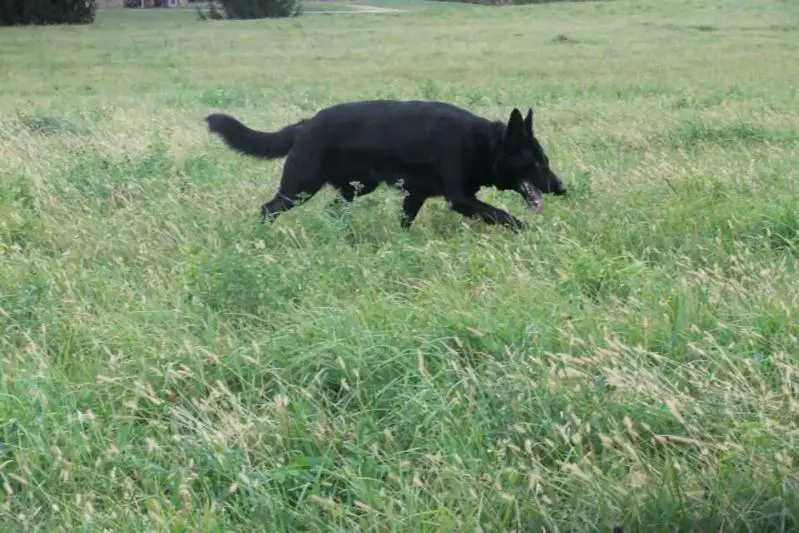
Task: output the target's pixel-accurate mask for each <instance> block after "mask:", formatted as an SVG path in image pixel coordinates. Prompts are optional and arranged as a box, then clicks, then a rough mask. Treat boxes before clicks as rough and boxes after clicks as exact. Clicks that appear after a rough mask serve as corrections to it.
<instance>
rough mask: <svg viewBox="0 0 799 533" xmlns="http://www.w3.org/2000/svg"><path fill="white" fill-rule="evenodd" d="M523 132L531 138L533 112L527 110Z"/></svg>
mask: <svg viewBox="0 0 799 533" xmlns="http://www.w3.org/2000/svg"><path fill="white" fill-rule="evenodd" d="M524 132H525V133H526V134H527V135H528V136H530V137H532V136H533V110H532V109H528V110H527V116H526V117H524Z"/></svg>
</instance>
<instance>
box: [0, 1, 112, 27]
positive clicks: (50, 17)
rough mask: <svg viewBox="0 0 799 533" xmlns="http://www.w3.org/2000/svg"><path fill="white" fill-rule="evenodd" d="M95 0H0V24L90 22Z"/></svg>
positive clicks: (92, 17)
mask: <svg viewBox="0 0 799 533" xmlns="http://www.w3.org/2000/svg"><path fill="white" fill-rule="evenodd" d="M96 12H97V2H96V0H0V26H17V25H44V24H91V23H92V22H94V16H95V14H96Z"/></svg>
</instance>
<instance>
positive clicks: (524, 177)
mask: <svg viewBox="0 0 799 533" xmlns="http://www.w3.org/2000/svg"><path fill="white" fill-rule="evenodd" d="M494 170H495V178H494V179H495V183H494V185H495V186H496V188H497V189H500V190H513V191H516V192H518V193H519V194H520V195H522V198H524V199H525V201H526V202H527V204H528V205H529V206H530V207H533V208H535V210H536V212H538V211H541V208H542V207H543V206H544V201H543V198H542V196H543V195H544V194H550V193H551V194H555V195H557V196H560V195H562V194H566V187H565V186H564V185H563V182H562V181H561V180H560V178H558V176H557V175H556V174H555V173H554V172H552V169H550V168H549V158H548V157H547V155H546V154H545V153H544V149H543V148H542V147H541V144H540V143H539V142H538V139H536V138H535V135H534V134H533V110H532V109H529V110H528V111H527V117H525V118H524V119H522V114H521V112H520V111H519V110H518V109H516V108H514V110H513V111H512V112H511V114H510V119H509V120H508V125H507V127H506V129H505V138H504V140H503V142H502V149H501V153H500V156H499V158H498V160H497V161H496V166H495V168H494Z"/></svg>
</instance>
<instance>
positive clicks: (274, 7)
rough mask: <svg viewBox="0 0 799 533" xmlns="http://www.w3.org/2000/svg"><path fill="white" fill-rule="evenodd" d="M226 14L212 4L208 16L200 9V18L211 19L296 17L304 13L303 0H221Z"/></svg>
mask: <svg viewBox="0 0 799 533" xmlns="http://www.w3.org/2000/svg"><path fill="white" fill-rule="evenodd" d="M221 4H222V9H223V11H224V16H222V15H221V14H220V13H219V11H218V10H217V9H216V6H215V4H213V3H212V4H211V9H210V11H209V14H208V17H206V16H205V15H204V14H203V13H202V12H201V11H200V18H203V19H204V18H211V19H220V18H227V19H261V18H282V17H296V16H298V15H300V14H302V2H301V0H221Z"/></svg>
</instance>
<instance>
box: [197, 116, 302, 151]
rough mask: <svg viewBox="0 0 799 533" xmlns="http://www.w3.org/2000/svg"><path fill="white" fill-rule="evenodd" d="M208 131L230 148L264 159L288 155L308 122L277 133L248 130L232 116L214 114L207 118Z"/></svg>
mask: <svg viewBox="0 0 799 533" xmlns="http://www.w3.org/2000/svg"><path fill="white" fill-rule="evenodd" d="M205 121H206V122H207V123H208V129H209V130H210V131H211V132H212V133H216V134H218V135H219V136H220V137H222V139H223V140H224V141H225V144H227V145H228V146H229V147H230V148H232V149H233V150H235V151H237V152H241V153H243V154H247V155H250V156H253V157H261V158H264V159H276V158H278V157H284V156H286V155H288V153H289V151H290V150H291V147H292V145H293V144H294V138H295V137H296V135H297V132H298V131H299V129H300V128H301V127H302V125H303V124H305V123H306V122H307V120H302V121H300V122H297V123H296V124H291V125H289V126H286V127H285V128H283V129H281V130H279V131H276V132H265V131H257V130H253V129H250V128H248V127H247V126H245V125H244V124H242V123H241V122H239V121H238V120H236V119H235V118H233V117H231V116H230V115H225V114H223V113H213V114H211V115H208V116H207V117H205Z"/></svg>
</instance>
